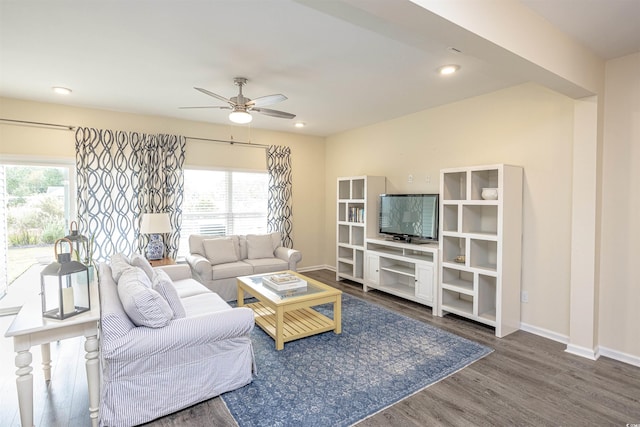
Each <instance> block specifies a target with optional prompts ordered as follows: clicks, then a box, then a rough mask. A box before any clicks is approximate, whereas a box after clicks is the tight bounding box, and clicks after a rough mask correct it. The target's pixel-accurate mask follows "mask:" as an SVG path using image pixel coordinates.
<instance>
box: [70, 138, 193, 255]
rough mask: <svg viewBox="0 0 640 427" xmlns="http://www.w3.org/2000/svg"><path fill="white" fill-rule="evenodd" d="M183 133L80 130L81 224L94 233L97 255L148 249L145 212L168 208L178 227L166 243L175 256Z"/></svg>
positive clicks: (180, 218) (174, 223)
mask: <svg viewBox="0 0 640 427" xmlns="http://www.w3.org/2000/svg"><path fill="white" fill-rule="evenodd" d="M185 145H186V140H185V137H183V136H175V135H153V134H142V133H136V132H123V131H112V130H104V129H93V128H78V129H77V130H76V172H77V179H78V224H79V226H78V228H79V231H80V233H82V234H84V235H86V236H93V237H94V239H95V240H94V247H93V250H94V259H95V260H96V261H104V260H106V259H107V258H108V257H109V256H111V255H112V254H114V253H117V252H122V253H125V254H130V253H134V252H138V253H144V248H145V247H146V245H147V241H148V236H146V235H141V234H140V220H141V218H142V214H143V213H158V212H167V213H169V218H170V221H171V225H172V228H173V230H174V231H173V233H170V234H168V235H167V236H168V237H167V240H166V241H165V245H166V248H167V252H166V253H167V256H169V257H172V258H175V257H176V255H177V251H178V242H179V241H180V225H181V222H182V210H181V206H182V196H183V190H184V180H183V164H184V157H185Z"/></svg>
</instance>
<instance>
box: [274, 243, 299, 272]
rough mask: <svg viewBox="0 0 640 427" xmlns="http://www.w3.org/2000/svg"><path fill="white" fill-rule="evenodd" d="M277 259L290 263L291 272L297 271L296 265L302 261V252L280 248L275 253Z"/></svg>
mask: <svg viewBox="0 0 640 427" xmlns="http://www.w3.org/2000/svg"><path fill="white" fill-rule="evenodd" d="M274 254H275V256H276V258H280V259H282V260H284V261H287V262H288V263H289V270H292V271H296V264H297V263H299V262H300V261H301V260H302V252H300V251H298V250H296V249H290V248H287V247H284V246H278V247H277V248H276V250H275V252H274Z"/></svg>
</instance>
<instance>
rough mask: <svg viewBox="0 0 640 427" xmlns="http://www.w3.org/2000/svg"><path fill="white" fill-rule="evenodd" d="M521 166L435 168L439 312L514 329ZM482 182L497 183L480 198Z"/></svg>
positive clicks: (503, 330) (500, 331) (502, 330)
mask: <svg viewBox="0 0 640 427" xmlns="http://www.w3.org/2000/svg"><path fill="white" fill-rule="evenodd" d="M522 175H523V171H522V168H521V167H518V166H509V165H503V164H498V165H490V166H475V167H465V168H453V169H444V170H442V171H440V256H441V263H440V286H439V287H438V310H439V315H444V314H446V313H454V314H457V315H459V316H463V317H466V318H469V319H473V320H475V321H477V322H481V323H484V324H487V325H490V326H493V327H495V331H496V332H495V333H496V336H497V337H499V338H501V337H504V336H506V335H508V334H510V333H512V332H515V331H517V330H518V329H520V273H521V271H520V268H521V254H522ZM484 188H494V189H497V199H495V200H485V199H483V197H482V192H483V189H484Z"/></svg>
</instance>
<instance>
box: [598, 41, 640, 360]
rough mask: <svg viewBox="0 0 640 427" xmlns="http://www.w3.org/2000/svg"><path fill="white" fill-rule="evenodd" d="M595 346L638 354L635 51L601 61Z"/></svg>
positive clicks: (639, 143)
mask: <svg viewBox="0 0 640 427" xmlns="http://www.w3.org/2000/svg"><path fill="white" fill-rule="evenodd" d="M604 114H605V122H604V123H605V125H604V153H603V182H602V200H603V203H602V206H603V207H602V228H601V230H602V247H601V248H602V250H601V264H600V323H599V327H600V330H599V337H600V346H601V347H602V348H604V349H615V350H617V351H621V352H623V353H626V354H628V355H635V356H636V358H640V311H639V308H638V307H640V278H639V277H640V276H639V274H638V260H640V53H637V54H633V55H629V56H625V57H622V58H618V59H614V60H612V61H609V62H608V63H607V68H606V92H605V113H604Z"/></svg>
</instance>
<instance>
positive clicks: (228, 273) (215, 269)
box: [211, 261, 253, 280]
mask: <svg viewBox="0 0 640 427" xmlns="http://www.w3.org/2000/svg"><path fill="white" fill-rule="evenodd" d="M211 273H212V279H213V280H216V279H228V278H229V277H238V276H247V275H249V274H253V267H252V266H251V265H250V264H247V263H246V262H244V261H238V262H229V263H226V264H218V265H214V266H212V267H211Z"/></svg>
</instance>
